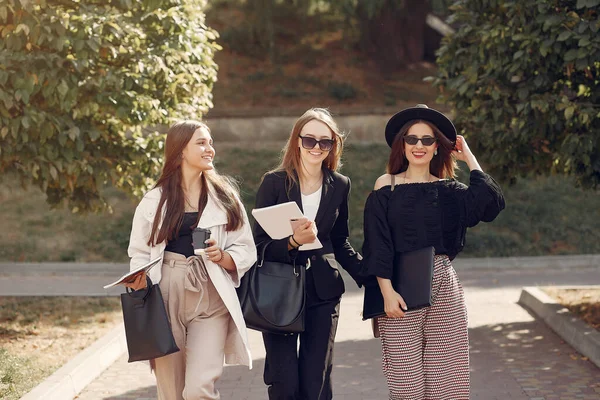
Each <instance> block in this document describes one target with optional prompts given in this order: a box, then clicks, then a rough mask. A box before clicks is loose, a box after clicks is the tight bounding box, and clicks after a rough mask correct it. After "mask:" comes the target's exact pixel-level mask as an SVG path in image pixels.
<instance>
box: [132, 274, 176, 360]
mask: <svg viewBox="0 0 600 400" xmlns="http://www.w3.org/2000/svg"><path fill="white" fill-rule="evenodd" d="M121 307H122V308H123V320H124V323H125V336H126V338H127V350H128V351H129V362H133V361H142V360H151V359H153V358H158V357H162V356H166V355H168V354H171V353H175V352H178V351H179V348H178V347H177V344H175V338H173V331H172V330H171V324H170V323H169V318H168V316H167V310H166V309H165V303H164V302H163V297H162V293H161V291H160V287H159V286H158V284H156V285H153V284H152V281H151V280H150V278H149V277H148V276H146V288H145V289H141V290H136V291H131V292H130V291H129V288H128V289H127V293H123V294H121Z"/></svg>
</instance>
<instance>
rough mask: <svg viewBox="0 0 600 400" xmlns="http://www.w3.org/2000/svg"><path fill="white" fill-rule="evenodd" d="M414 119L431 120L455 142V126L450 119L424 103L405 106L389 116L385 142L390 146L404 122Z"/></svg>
mask: <svg viewBox="0 0 600 400" xmlns="http://www.w3.org/2000/svg"><path fill="white" fill-rule="evenodd" d="M415 119H421V120H424V121H428V122H431V123H432V124H434V125H435V126H437V128H438V129H439V130H440V131H441V132H442V133H443V134H444V136H446V137H447V138H448V139H449V140H450V141H451V142H452V143H456V128H455V127H454V124H453V123H452V121H450V119H448V117H446V116H445V115H444V114H442V113H441V112H439V111H437V110H434V109H433V108H429V107H427V106H426V105H425V104H417V105H416V107H411V108H406V109H404V110H402V111H400V112H398V113H397V114H396V115H394V116H393V117H392V118H390V120H389V121H388V123H387V125H386V126H385V140H386V141H387V144H388V145H389V146H390V147H392V144H393V143H394V139H395V138H396V135H397V134H398V132H399V131H400V129H401V128H402V127H403V126H404V124H406V123H407V122H409V121H412V120H415Z"/></svg>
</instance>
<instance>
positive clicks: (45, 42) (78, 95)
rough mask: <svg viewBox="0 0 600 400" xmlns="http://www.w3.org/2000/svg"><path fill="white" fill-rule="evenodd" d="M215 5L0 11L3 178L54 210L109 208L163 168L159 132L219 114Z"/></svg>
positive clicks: (120, 2)
mask: <svg viewBox="0 0 600 400" xmlns="http://www.w3.org/2000/svg"><path fill="white" fill-rule="evenodd" d="M205 5H206V1H198V0H144V1H131V0H110V1H100V0H94V1H85V2H71V1H59V0H39V1H33V2H32V1H18V0H5V1H3V2H1V3H0V36H1V37H2V40H1V41H0V59H1V62H0V122H1V123H0V172H1V173H3V174H4V173H6V172H11V171H14V172H16V173H17V174H18V175H19V177H20V179H21V180H22V182H23V183H24V184H27V183H33V184H35V185H37V186H39V187H40V188H41V189H42V190H43V191H44V192H45V193H46V194H47V196H48V202H49V203H50V204H52V205H56V204H59V203H60V202H61V201H62V200H64V199H66V200H67V202H68V204H69V206H70V207H71V208H72V210H73V211H78V210H97V209H99V208H102V207H104V206H106V204H105V202H104V199H102V196H101V195H100V194H99V187H101V186H102V185H104V184H105V183H109V184H111V185H113V186H116V187H119V188H122V189H125V190H126V191H128V192H133V193H136V194H140V193H141V192H142V191H143V190H144V189H145V188H147V186H148V184H150V183H151V182H152V181H153V180H154V178H155V177H156V175H157V172H158V170H159V168H160V165H161V163H160V158H161V153H162V145H161V144H160V143H161V141H160V139H162V137H161V136H160V135H159V133H158V132H157V130H158V129H157V128H155V127H159V126H163V125H166V124H169V123H171V122H172V121H173V120H175V119H183V118H199V117H200V116H201V115H202V113H204V112H206V111H207V110H208V108H209V107H211V106H212V103H211V100H212V97H211V89H212V86H213V83H214V82H215V80H216V69H217V68H216V64H215V63H214V61H213V54H214V52H215V51H216V50H218V46H217V45H216V44H215V39H216V32H214V31H212V30H211V29H209V28H207V27H206V26H205V24H204V14H203V12H202V10H203V8H204V7H205Z"/></svg>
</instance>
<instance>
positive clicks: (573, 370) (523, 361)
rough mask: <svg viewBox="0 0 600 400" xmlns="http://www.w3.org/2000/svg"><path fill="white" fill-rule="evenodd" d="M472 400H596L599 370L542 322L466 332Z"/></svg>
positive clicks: (490, 326)
mask: <svg viewBox="0 0 600 400" xmlns="http://www.w3.org/2000/svg"><path fill="white" fill-rule="evenodd" d="M469 340H470V347H471V389H472V396H471V398H472V399H486V400H488V399H492V397H491V396H490V395H491V394H493V395H494V397H493V398H494V399H495V398H498V399H506V398H510V399H529V398H540V399H541V398H546V399H571V398H578V399H579V398H581V399H590V400H591V399H598V398H599V397H598V396H599V395H600V383H599V382H600V370H599V369H598V368H597V367H596V366H595V365H594V364H592V363H591V362H590V361H588V360H587V359H585V358H584V357H582V356H581V355H580V354H579V353H577V352H576V351H575V350H574V349H573V348H572V347H571V346H569V345H568V344H566V343H565V342H564V341H563V340H561V338H560V337H558V336H557V335H556V334H555V333H554V332H552V331H551V330H550V329H549V328H548V327H547V326H546V324H545V323H544V322H543V321H539V320H534V321H529V322H515V323H506V324H496V325H485V326H481V327H477V328H473V329H469Z"/></svg>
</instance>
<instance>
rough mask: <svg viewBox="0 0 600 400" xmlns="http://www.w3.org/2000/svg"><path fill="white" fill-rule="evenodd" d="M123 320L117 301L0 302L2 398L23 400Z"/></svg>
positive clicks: (8, 299) (45, 299) (1, 299)
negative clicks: (32, 390) (30, 391)
mask: <svg viewBox="0 0 600 400" xmlns="http://www.w3.org/2000/svg"><path fill="white" fill-rule="evenodd" d="M119 321H121V305H120V301H119V298H115V297H112V298H109V297H0V398H1V399H6V400H16V399H19V398H20V397H21V396H23V395H24V394H25V393H27V392H28V391H29V390H31V389H32V388H33V387H35V386H36V385H38V384H39V383H40V382H42V381H43V380H44V379H45V378H46V377H48V376H49V375H51V374H52V373H53V372H54V371H56V370H57V369H58V368H60V367H61V366H62V365H64V364H65V363H66V362H67V361H69V360H70V359H71V358H73V357H74V356H75V355H76V354H77V353H79V352H80V351H82V350H83V349H85V348H86V347H88V346H89V345H91V344H92V343H93V342H94V341H95V340H97V339H99V338H100V337H101V336H102V335H104V334H105V333H107V332H108V331H109V330H110V329H111V328H112V327H113V326H115V325H116V323H117V322H119Z"/></svg>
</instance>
